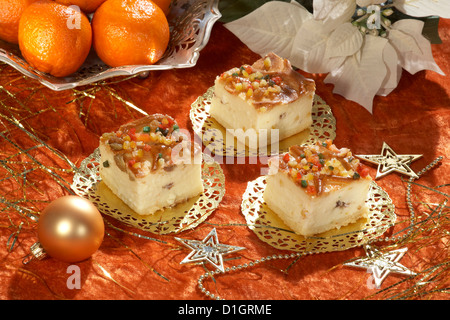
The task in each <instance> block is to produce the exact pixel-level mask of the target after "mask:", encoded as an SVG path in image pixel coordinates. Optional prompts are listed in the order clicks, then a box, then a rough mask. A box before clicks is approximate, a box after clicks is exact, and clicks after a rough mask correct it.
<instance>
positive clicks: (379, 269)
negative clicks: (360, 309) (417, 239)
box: [344, 245, 416, 289]
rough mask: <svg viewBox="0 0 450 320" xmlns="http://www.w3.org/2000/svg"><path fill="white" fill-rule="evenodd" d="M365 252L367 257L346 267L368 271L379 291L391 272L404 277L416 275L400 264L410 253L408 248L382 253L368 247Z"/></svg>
mask: <svg viewBox="0 0 450 320" xmlns="http://www.w3.org/2000/svg"><path fill="white" fill-rule="evenodd" d="M364 250H365V251H366V254H367V257H364V258H361V259H358V260H355V261H352V262H348V263H344V265H345V266H349V267H356V268H363V269H367V272H369V273H372V276H373V280H374V283H375V287H376V288H377V289H379V288H380V286H381V284H382V283H383V281H384V279H386V277H387V276H388V275H389V274H390V273H391V272H393V273H398V274H403V275H415V274H416V273H414V272H413V271H411V270H409V269H408V268H406V267H405V266H403V265H402V264H400V263H399V262H398V261H400V259H401V258H402V257H403V255H404V254H405V253H406V251H408V248H403V249H398V250H393V251H389V252H386V253H381V252H380V251H379V250H377V249H375V248H373V247H371V246H369V245H366V246H365V247H364Z"/></svg>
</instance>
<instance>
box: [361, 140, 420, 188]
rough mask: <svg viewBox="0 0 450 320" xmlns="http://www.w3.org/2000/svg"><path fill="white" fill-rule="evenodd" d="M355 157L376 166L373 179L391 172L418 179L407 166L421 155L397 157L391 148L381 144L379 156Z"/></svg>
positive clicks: (384, 143)
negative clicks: (375, 174)
mask: <svg viewBox="0 0 450 320" xmlns="http://www.w3.org/2000/svg"><path fill="white" fill-rule="evenodd" d="M356 157H358V158H360V159H362V160H366V161H368V162H370V163H373V164H377V165H378V169H377V176H376V177H375V179H378V178H381V177H383V176H385V175H387V174H389V173H391V172H392V171H396V172H398V173H402V174H405V175H408V176H410V177H413V178H416V179H417V178H419V177H418V176H417V174H416V173H415V172H414V171H413V170H412V169H411V168H410V167H409V164H410V163H411V162H413V161H415V160H417V159H419V158H420V157H422V155H421V154H407V155H398V154H396V153H395V152H394V150H392V148H391V147H389V146H388V145H387V143H386V142H383V148H382V150H381V155H356Z"/></svg>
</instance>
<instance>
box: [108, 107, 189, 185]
mask: <svg viewBox="0 0 450 320" xmlns="http://www.w3.org/2000/svg"><path fill="white" fill-rule="evenodd" d="M183 139H184V136H183V135H182V134H181V132H180V127H179V126H178V124H177V123H176V121H175V120H174V119H173V118H171V117H169V116H167V115H161V114H154V115H150V116H147V117H144V118H141V119H139V120H136V121H133V122H130V123H128V124H125V125H123V126H121V127H120V128H119V130H118V131H116V132H112V133H104V134H103V135H102V137H101V141H102V142H103V143H106V144H109V146H110V148H111V150H112V151H113V152H114V154H115V155H114V160H115V162H116V164H117V166H118V167H119V168H120V169H122V170H123V171H126V169H127V167H128V169H129V170H130V171H131V172H133V173H134V175H135V176H136V177H144V176H146V175H147V174H149V173H150V172H151V171H153V170H157V169H159V168H164V169H165V170H170V168H171V167H172V166H173V165H174V162H173V159H172V150H173V148H174V147H175V146H176V145H177V144H179V143H181V142H182V141H184V140H183ZM103 166H104V167H108V166H109V164H105V163H103Z"/></svg>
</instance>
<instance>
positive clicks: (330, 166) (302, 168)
mask: <svg viewBox="0 0 450 320" xmlns="http://www.w3.org/2000/svg"><path fill="white" fill-rule="evenodd" d="M279 169H280V170H282V171H284V172H286V173H287V174H288V175H289V176H290V178H291V179H292V180H293V181H294V182H295V183H297V184H298V185H299V186H301V187H302V188H305V191H306V193H308V194H310V195H312V196H316V195H320V194H322V193H325V192H329V191H331V190H333V189H335V188H340V187H341V186H344V185H346V184H348V183H350V182H351V181H352V180H358V179H371V178H370V176H369V170H368V169H367V167H365V166H364V165H363V164H361V163H360V161H359V160H358V159H357V158H355V157H353V155H352V152H351V151H350V150H349V149H347V148H341V149H338V148H337V147H336V146H335V145H334V144H333V143H332V141H331V140H326V141H323V142H317V143H316V144H315V145H305V146H292V147H290V148H289V152H287V153H285V154H284V155H283V156H282V157H280V159H279Z"/></svg>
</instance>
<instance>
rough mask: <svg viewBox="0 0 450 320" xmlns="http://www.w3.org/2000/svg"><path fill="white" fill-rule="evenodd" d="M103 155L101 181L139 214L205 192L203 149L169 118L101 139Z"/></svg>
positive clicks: (142, 123)
mask: <svg viewBox="0 0 450 320" xmlns="http://www.w3.org/2000/svg"><path fill="white" fill-rule="evenodd" d="M100 153H101V163H100V176H101V178H102V180H103V181H104V183H105V184H106V185H107V186H108V187H109V188H110V189H111V191H112V192H113V193H114V194H115V195H117V197H119V198H120V199H121V200H122V201H123V202H124V203H126V204H127V205H128V206H129V207H130V208H131V209H133V210H134V211H135V212H136V213H138V214H140V215H149V214H154V213H155V212H156V211H158V210H161V209H164V208H168V207H172V206H175V205H176V204H177V203H180V202H183V201H186V200H188V199H190V198H192V197H194V196H197V195H199V194H201V193H202V192H203V180H202V169H201V165H202V164H201V150H200V149H199V148H198V147H197V146H195V145H191V143H190V141H188V139H187V137H186V135H183V134H182V132H181V130H180V128H179V126H178V124H177V123H176V122H175V120H174V119H173V118H171V117H169V116H167V115H162V114H154V115H150V116H146V117H144V118H141V119H138V120H135V121H133V122H130V123H128V124H125V125H123V126H121V127H120V128H119V130H118V131H117V132H112V133H105V134H103V135H102V136H101V138H100Z"/></svg>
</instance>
